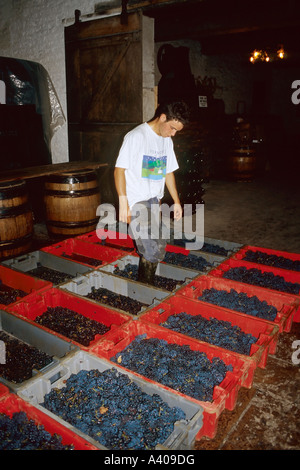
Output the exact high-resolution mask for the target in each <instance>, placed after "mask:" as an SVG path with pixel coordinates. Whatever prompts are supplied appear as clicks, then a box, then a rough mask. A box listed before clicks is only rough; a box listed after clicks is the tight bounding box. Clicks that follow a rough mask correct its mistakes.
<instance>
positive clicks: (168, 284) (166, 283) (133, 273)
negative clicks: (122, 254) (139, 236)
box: [113, 263, 184, 292]
mask: <svg viewBox="0 0 300 470" xmlns="http://www.w3.org/2000/svg"><path fill="white" fill-rule="evenodd" d="M113 274H115V275H116V276H121V277H125V278H127V279H132V280H133V281H137V280H138V266H137V265H135V264H132V263H128V264H126V266H125V268H123V269H120V268H119V267H118V266H116V267H115V269H114V272H113ZM183 282H184V281H176V280H175V279H170V278H167V277H164V276H159V275H157V274H156V275H155V277H154V286H155V287H158V288H160V289H165V290H167V291H171V292H172V291H173V290H174V289H176V287H177V286H178V285H180V284H183Z"/></svg>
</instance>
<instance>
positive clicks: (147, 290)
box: [59, 270, 172, 318]
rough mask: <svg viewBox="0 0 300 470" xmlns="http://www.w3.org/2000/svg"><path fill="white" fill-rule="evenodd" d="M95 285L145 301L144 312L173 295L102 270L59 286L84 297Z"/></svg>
mask: <svg viewBox="0 0 300 470" xmlns="http://www.w3.org/2000/svg"><path fill="white" fill-rule="evenodd" d="M93 287H94V288H95V289H99V288H100V287H103V288H105V289H108V290H109V291H111V292H114V293H116V294H121V295H125V296H127V297H130V298H132V299H134V300H137V301H139V302H143V303H144V304H146V305H147V307H143V308H142V309H141V312H139V313H144V312H145V310H147V309H148V308H152V307H153V306H155V305H157V304H158V303H159V302H160V301H161V300H162V299H165V298H167V297H168V296H169V295H172V294H171V293H170V292H167V291H164V290H162V289H155V288H154V287H150V286H146V285H144V284H140V283H138V282H136V281H129V280H128V279H124V278H121V277H118V276H113V275H112V274H109V273H104V272H103V271H100V270H97V271H93V272H91V273H88V274H85V275H84V276H80V277H78V278H76V279H73V280H72V281H69V282H66V283H64V284H61V285H60V286H59V288H60V289H66V290H68V291H69V292H72V293H73V294H76V295H79V296H83V297H86V296H87V294H89V293H90V292H91V291H92V288H93ZM89 301H91V302H96V301H95V300H91V299H89ZM97 303H101V302H97ZM102 305H105V306H106V307H108V308H112V307H110V306H109V305H107V304H104V303H102ZM114 310H116V311H121V312H122V313H127V314H129V315H133V314H131V313H130V312H128V311H125V310H120V309H117V308H114ZM139 313H138V315H139ZM133 317H134V318H136V315H133Z"/></svg>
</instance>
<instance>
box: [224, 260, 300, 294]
mask: <svg viewBox="0 0 300 470" xmlns="http://www.w3.org/2000/svg"><path fill="white" fill-rule="evenodd" d="M223 277H224V278H226V279H231V280H233V281H239V282H245V283H246V284H252V285H255V286H259V287H266V288H268V289H274V290H278V291H281V292H287V293H289V294H299V291H300V284H298V283H293V282H287V281H286V280H285V279H284V277H282V276H279V275H276V274H274V273H272V272H262V271H260V270H259V269H256V268H250V269H247V268H245V267H244V266H241V267H237V268H230V269H229V270H228V271H226V272H225V273H224V275H223Z"/></svg>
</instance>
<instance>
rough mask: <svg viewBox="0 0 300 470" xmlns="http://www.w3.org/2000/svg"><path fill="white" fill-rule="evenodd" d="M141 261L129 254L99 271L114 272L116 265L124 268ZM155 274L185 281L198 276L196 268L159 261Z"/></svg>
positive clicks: (180, 285)
mask: <svg viewBox="0 0 300 470" xmlns="http://www.w3.org/2000/svg"><path fill="white" fill-rule="evenodd" d="M139 262H140V258H139V257H138V256H133V255H127V256H123V258H120V259H119V260H117V261H114V262H113V263H110V264H107V265H106V266H101V267H100V268H99V271H103V272H107V273H111V274H114V270H115V268H116V266H117V267H118V268H119V269H121V270H122V269H125V267H126V266H127V265H128V264H133V265H135V266H138V265H139ZM155 274H157V275H158V276H162V277H165V278H169V279H174V280H175V281H184V283H188V282H190V281H191V280H192V279H194V278H195V277H196V276H198V273H197V272H195V271H194V270H190V269H185V268H181V267H179V266H173V265H170V264H163V263H158V265H157V269H156V272H155ZM114 275H115V276H116V275H117V274H114ZM118 277H121V276H118ZM179 287H182V284H178V288H179Z"/></svg>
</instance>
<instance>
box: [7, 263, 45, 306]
mask: <svg viewBox="0 0 300 470" xmlns="http://www.w3.org/2000/svg"><path fill="white" fill-rule="evenodd" d="M0 282H1V283H3V284H5V285H6V286H9V287H11V288H13V289H20V290H22V291H24V292H26V294H27V295H28V294H31V293H32V292H42V291H44V290H47V289H50V288H51V287H52V285H53V284H52V282H48V281H43V280H41V279H36V278H34V277H31V276H29V275H28V274H24V273H21V272H19V271H15V270H14V269H10V268H7V267H6V266H0ZM20 299H21V297H20V298H17V300H16V302H18V301H19V300H20ZM22 299H24V297H22ZM14 303H15V302H13V303H11V304H9V305H4V304H1V303H0V309H2V310H7V308H8V307H10V306H11V305H13V304H14Z"/></svg>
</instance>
